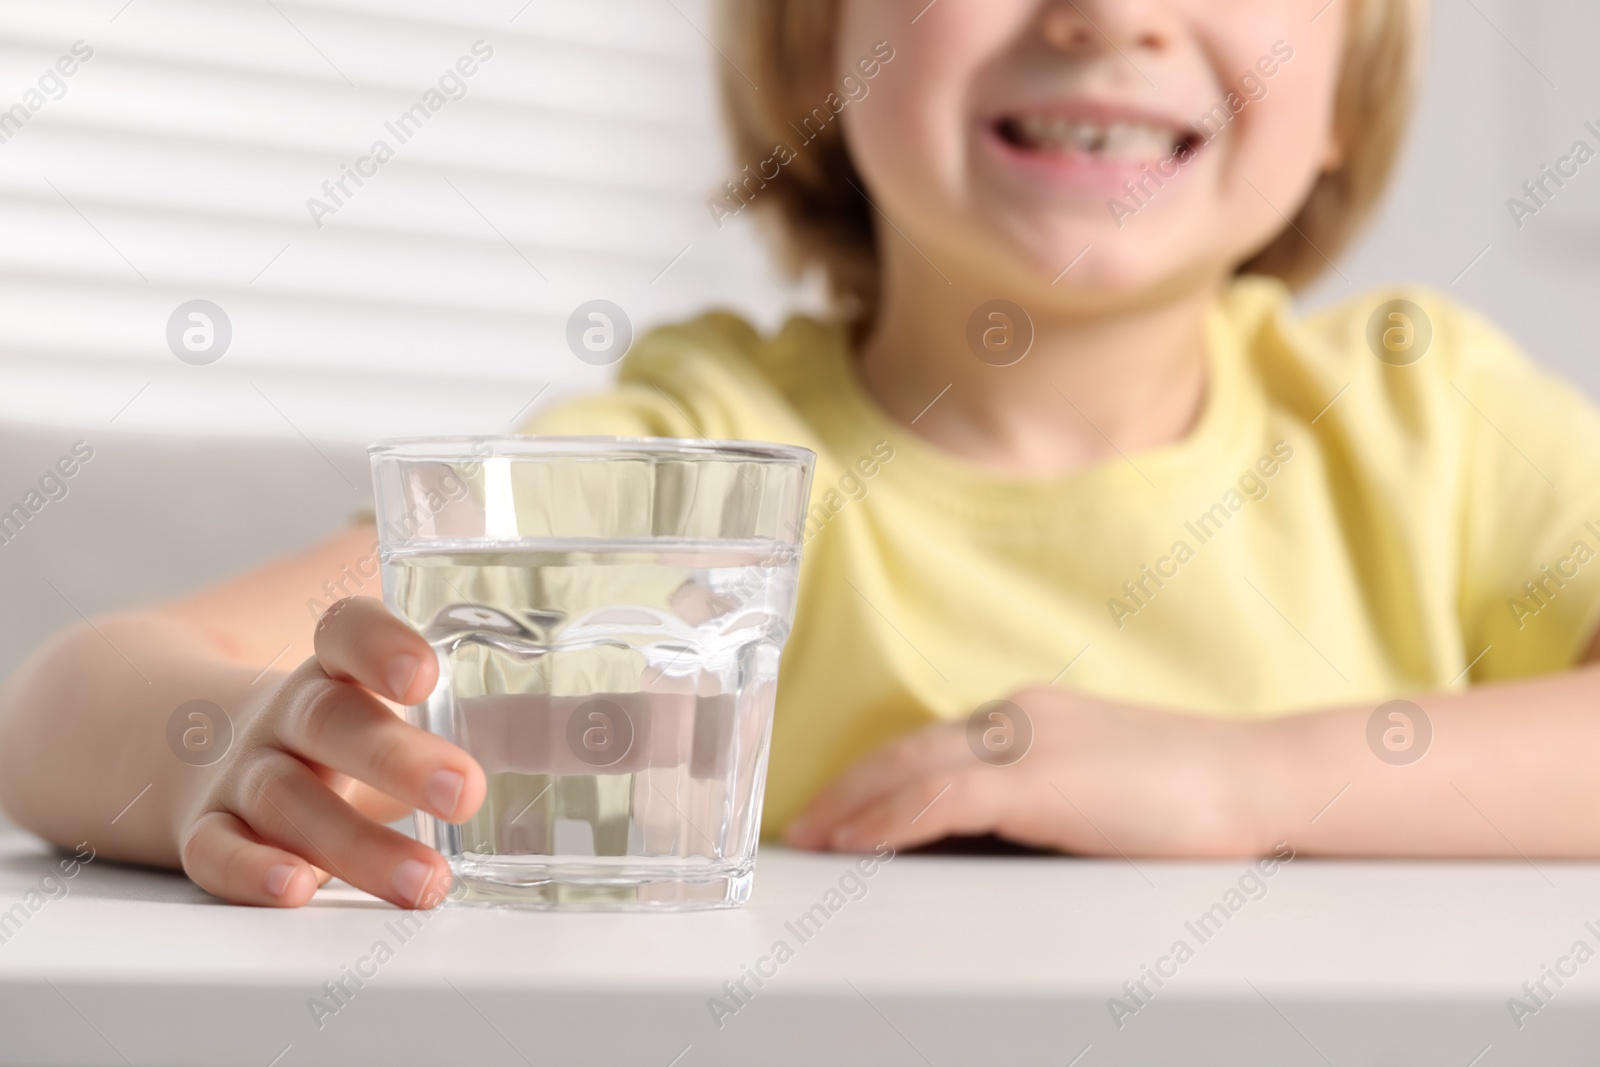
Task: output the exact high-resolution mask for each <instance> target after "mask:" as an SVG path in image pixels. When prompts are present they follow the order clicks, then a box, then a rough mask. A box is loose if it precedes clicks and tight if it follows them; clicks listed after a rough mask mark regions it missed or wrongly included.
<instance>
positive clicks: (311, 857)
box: [177, 597, 485, 908]
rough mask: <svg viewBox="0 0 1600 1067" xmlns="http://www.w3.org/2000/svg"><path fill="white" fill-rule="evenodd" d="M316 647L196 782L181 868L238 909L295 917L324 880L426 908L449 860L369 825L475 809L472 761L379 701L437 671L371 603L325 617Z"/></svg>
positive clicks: (479, 777) (423, 692)
mask: <svg viewBox="0 0 1600 1067" xmlns="http://www.w3.org/2000/svg"><path fill="white" fill-rule="evenodd" d="M315 649H316V654H315V655H314V656H312V658H311V659H309V660H307V661H306V662H304V663H302V664H301V665H300V666H299V667H298V668H296V669H295V670H294V671H293V672H292V673H291V674H290V675H289V676H288V678H286V679H285V680H284V681H283V682H282V683H281V684H280V685H279V686H278V688H277V689H276V690H275V691H272V692H271V693H269V694H268V695H267V696H266V698H265V699H264V700H263V701H262V702H261V703H260V704H259V705H258V706H257V708H256V709H255V711H254V712H253V713H252V714H250V716H249V717H248V719H247V721H246V722H244V723H243V724H241V725H240V726H239V727H238V733H237V735H236V737H235V740H234V743H233V747H232V748H231V750H230V751H229V752H228V753H227V755H226V756H224V757H223V758H222V759H221V760H220V761H218V762H217V763H216V764H214V765H213V766H211V767H209V768H207V772H208V773H207V774H206V776H205V777H204V778H203V779H200V780H198V781H197V782H196V787H195V791H194V794H193V796H192V798H191V801H190V802H189V803H187V804H186V805H184V807H183V809H182V814H181V816H180V819H181V824H180V825H179V827H178V828H177V832H178V841H179V843H180V846H181V850H182V856H183V869H184V871H185V873H187V874H188V875H189V877H190V878H192V879H193V880H194V881H195V883H196V884H198V885H199V886H200V887H201V888H202V889H205V890H206V891H208V892H210V893H214V894H215V895H217V896H219V897H222V898H223V899H225V900H229V901H233V902H234V903H239V904H262V905H272V906H278V907H298V906H299V905H301V904H304V903H305V902H306V901H307V900H309V899H310V898H311V895H312V894H313V893H314V892H316V889H317V886H318V885H319V884H320V883H321V882H322V881H325V880H327V878H328V876H329V875H330V874H333V875H337V876H338V877H340V878H342V879H344V880H345V881H346V882H348V883H350V884H351V885H353V886H356V887H357V888H359V889H363V890H366V891H367V892H368V893H372V894H373V895H375V896H379V897H382V898H383V899H385V900H388V901H391V902H392V903H394V904H397V905H399V906H401V907H404V908H411V907H418V906H423V907H432V906H434V905H435V904H438V903H439V902H440V901H441V900H443V899H444V895H445V893H446V891H447V890H448V889H449V886H450V871H449V867H448V865H447V864H446V863H445V861H444V858H443V857H442V856H440V855H439V853H437V852H435V851H434V850H433V849H431V848H428V847H427V846H425V845H422V844H420V843H419V842H416V841H413V840H411V839H410V838H407V837H405V836H404V835H402V834H399V833H396V832H395V831H394V830H391V829H389V828H388V827H386V826H383V825H382V824H381V823H380V822H378V821H375V819H374V818H372V817H369V816H377V817H378V818H380V819H383V820H385V821H390V820H393V819H395V818H399V817H400V816H401V815H402V814H403V813H404V812H405V811H408V810H410V809H411V808H413V807H416V808H422V809H424V810H426V811H429V812H431V813H432V814H434V815H436V816H438V817H439V818H441V819H444V820H446V821H448V822H461V821H463V820H465V819H467V818H469V817H471V815H472V813H473V812H474V811H476V810H477V808H478V805H479V804H481V803H482V802H483V796H484V791H485V780H484V775H483V771H482V770H481V769H480V768H479V766H478V764H477V762H476V761H475V760H473V759H472V757H471V756H469V755H467V753H465V752H464V751H462V750H461V749H460V748H457V747H456V746H455V745H452V744H450V743H449V742H448V741H446V740H444V739H443V738H442V737H438V736H436V735H434V734H430V733H428V732H427V731H425V730H420V729H418V728H417V727H415V726H412V725H410V724H409V723H407V722H405V721H404V720H402V719H401V718H399V717H398V716H397V715H395V713H394V712H393V711H391V710H390V709H389V707H388V706H386V705H385V704H383V703H382V702H381V701H380V700H379V699H378V696H384V697H388V698H389V699H391V700H395V701H398V702H399V703H402V704H413V703H419V702H421V701H422V700H423V699H425V698H426V696H427V694H428V693H429V692H430V691H431V690H432V689H433V687H434V683H435V682H436V681H437V680H438V674H439V667H438V661H437V660H436V658H435V657H434V653H433V650H432V649H431V648H429V647H428V644H427V642H426V641H424V640H423V639H422V638H421V637H420V636H419V635H418V634H417V633H416V631H414V630H412V629H411V628H410V627H408V626H407V625H406V624H405V623H403V622H401V621H400V620H399V619H398V618H396V617H395V616H394V615H392V614H391V613H390V612H389V610H388V609H387V608H385V607H384V606H383V603H382V602H381V601H378V600H374V599H371V598H369V597H353V598H350V599H348V600H341V601H339V602H338V603H336V604H334V605H333V606H332V607H330V608H329V609H328V610H327V611H326V612H325V613H324V614H323V616H322V619H321V621H320V622H319V623H318V625H317V633H316V643H315ZM374 694H377V696H375V695H374ZM367 787H370V788H367Z"/></svg>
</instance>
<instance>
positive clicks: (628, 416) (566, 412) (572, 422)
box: [519, 385, 707, 437]
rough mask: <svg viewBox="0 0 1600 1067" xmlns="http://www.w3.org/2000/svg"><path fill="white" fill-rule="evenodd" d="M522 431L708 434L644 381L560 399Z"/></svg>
mask: <svg viewBox="0 0 1600 1067" xmlns="http://www.w3.org/2000/svg"><path fill="white" fill-rule="evenodd" d="M519 432H521V433H532V434H553V435H563V436H578V437H587V436H605V437H705V436H707V434H706V433H705V432H704V430H703V428H702V427H700V426H699V425H698V424H697V423H696V421H695V419H694V418H693V416H692V414H691V413H690V412H689V411H687V410H685V409H683V408H682V406H681V405H678V406H675V405H674V401H673V400H672V398H671V397H670V396H668V395H666V394H664V393H660V392H658V391H656V390H654V389H652V388H651V387H649V386H645V385H617V386H615V387H613V388H612V389H610V390H609V391H607V392H603V393H594V394H590V395H587V396H575V397H570V398H568V399H565V400H560V401H557V402H556V403H554V404H552V405H551V406H550V407H548V408H546V409H544V410H542V411H537V412H535V413H534V414H533V415H532V416H531V417H530V418H529V419H528V421H527V422H525V423H524V424H523V425H522V426H521V427H520V428H519Z"/></svg>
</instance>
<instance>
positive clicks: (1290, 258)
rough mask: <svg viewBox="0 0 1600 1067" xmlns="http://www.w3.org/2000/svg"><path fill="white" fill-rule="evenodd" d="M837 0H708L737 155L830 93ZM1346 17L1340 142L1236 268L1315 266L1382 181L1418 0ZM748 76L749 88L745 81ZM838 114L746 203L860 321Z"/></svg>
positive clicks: (1365, 8) (778, 138)
mask: <svg viewBox="0 0 1600 1067" xmlns="http://www.w3.org/2000/svg"><path fill="white" fill-rule="evenodd" d="M841 2H842V0H720V14H719V18H720V23H721V26H720V33H721V37H722V49H723V51H724V52H725V53H726V55H727V57H728V60H729V61H728V62H726V63H723V64H721V65H720V66H721V81H722V98H723V107H724V112H725V115H726V119H727V124H728V128H729V132H730V136H731V142H732V148H733V151H734V154H735V158H736V159H738V160H740V161H749V163H750V165H751V166H752V168H754V167H755V166H756V161H758V160H767V159H769V158H770V157H771V156H772V155H773V150H774V147H775V146H777V145H780V144H792V143H793V141H794V137H793V133H794V127H793V126H792V125H791V124H792V123H793V122H795V121H798V120H800V119H802V118H803V117H804V116H807V115H809V114H811V111H812V109H813V108H814V107H816V106H817V105H819V104H820V103H822V101H824V100H826V99H827V97H828V94H829V93H834V92H837V86H836V85H835V81H836V78H837V73H838V72H836V71H835V70H834V52H835V48H834V45H835V36H834V30H835V27H836V25H837V22H838V13H839V5H840V3H841ZM1344 2H1345V3H1346V4H1347V5H1348V8H1349V10H1348V12H1347V13H1346V14H1347V17H1348V19H1349V24H1348V30H1347V35H1346V42H1345V54H1344V60H1343V68H1342V70H1341V72H1340V76H1339V88H1338V94H1337V98H1336V103H1335V112H1334V129H1335V131H1336V133H1337V134H1338V137H1339V141H1340V144H1341V146H1342V152H1341V159H1340V162H1339V164H1338V166H1336V167H1335V168H1333V169H1332V170H1329V171H1326V172H1324V173H1323V174H1321V175H1320V176H1319V177H1318V179H1317V181H1316V182H1315V184H1313V185H1312V187H1311V191H1310V192H1309V193H1308V194H1307V196H1306V198H1305V200H1304V202H1302V203H1301V205H1300V208H1299V210H1298V211H1297V212H1296V213H1295V216H1294V218H1293V220H1292V222H1291V225H1289V226H1286V227H1284V229H1283V230H1282V231H1280V232H1279V234H1278V235H1277V236H1276V237H1275V238H1273V240H1272V241H1271V242H1270V243H1268V244H1267V245H1266V247H1265V248H1263V249H1262V250H1261V251H1259V252H1257V253H1256V254H1255V255H1254V256H1253V257H1251V258H1250V259H1249V260H1248V261H1247V262H1245V263H1243V264H1242V265H1241V266H1240V267H1239V273H1241V274H1245V273H1251V274H1266V275H1271V276H1274V277H1277V278H1280V279H1282V280H1283V281H1284V282H1285V283H1286V284H1288V285H1290V286H1291V287H1296V288H1298V287H1300V286H1303V285H1305V284H1307V283H1309V282H1310V281H1311V280H1312V279H1314V278H1315V277H1316V276H1317V275H1319V274H1321V273H1322V271H1323V270H1325V269H1326V268H1327V267H1328V265H1329V261H1330V260H1331V259H1333V258H1334V257H1336V256H1337V255H1339V253H1340V252H1342V251H1343V250H1344V249H1345V247H1346V246H1348V245H1349V243H1350V241H1351V240H1352V239H1353V238H1354V237H1355V235H1356V234H1357V233H1358V232H1360V230H1361V228H1362V226H1363V225H1364V224H1365V223H1366V222H1367V220H1368V219H1369V218H1370V216H1371V214H1372V212H1373V209H1374V208H1375V206H1376V204H1377V202H1378V199H1379V198H1380V196H1381V195H1382V193H1383V190H1384V187H1385V186H1386V185H1387V184H1388V180H1389V176H1390V173H1391V172H1392V171H1393V169H1394V163H1395V158H1396V156H1397V155H1398V153H1399V149H1400V142H1401V139H1402V137H1403V135H1404V133H1405V128H1406V123H1407V119H1408V117H1409V114H1410V111H1411V102H1412V97H1413V96H1414V93H1415V89H1416V82H1417V76H1418V67H1419V65H1420V52H1421V38H1422V33H1423V28H1424V21H1425V18H1426V3H1427V0H1344ZM747 77H748V79H750V80H753V81H754V82H755V83H756V84H757V85H760V86H761V89H760V90H759V91H757V90H755V89H753V88H752V86H751V81H750V80H747ZM839 125H840V124H839V123H838V122H831V123H829V124H828V125H827V126H825V127H824V128H823V129H822V131H821V133H820V135H818V136H816V138H815V140H811V141H807V142H806V143H805V144H804V146H803V147H801V146H797V147H796V150H795V154H794V157H793V158H792V159H790V160H789V161H788V162H787V163H785V164H784V165H783V167H782V172H781V173H780V174H779V175H778V177H777V178H776V179H775V180H770V181H766V182H765V183H764V184H762V185H761V186H760V189H761V191H760V194H759V196H757V197H755V198H754V203H755V206H757V207H759V208H761V209H762V210H763V212H764V213H765V214H766V217H767V220H768V221H769V222H771V223H773V224H775V229H776V236H777V238H778V246H779V250H780V252H781V254H782V256H783V259H784V261H785V263H786V265H787V266H788V268H789V269H790V270H791V271H792V272H794V273H796V274H799V273H801V272H803V271H804V270H805V269H807V268H809V267H813V266H819V267H821V268H822V270H823V272H824V274H825V275H826V277H827V281H828V287H829V289H830V291H831V293H832V296H833V300H834V304H835V307H836V310H837V312H838V313H839V314H840V315H841V316H843V317H844V318H845V319H847V320H849V321H853V322H855V323H856V324H857V325H858V326H860V325H863V324H864V323H866V322H870V321H871V320H872V317H873V316H874V314H875V313H876V310H877V305H878V287H879V277H878V254H877V247H876V238H875V232H876V230H875V226H874V220H873V217H872V208H871V206H870V204H869V203H868V202H867V199H866V193H865V190H864V188H863V187H862V186H863V183H862V181H861V177H860V175H859V174H858V173H857V172H856V169H855V165H854V164H853V163H852V162H851V160H850V154H849V152H848V150H847V149H846V148H845V143H844V138H843V136H842V135H841V133H840V129H839Z"/></svg>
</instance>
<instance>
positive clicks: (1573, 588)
mask: <svg viewBox="0 0 1600 1067" xmlns="http://www.w3.org/2000/svg"><path fill="white" fill-rule="evenodd" d="M1452 326H1453V328H1454V329H1455V330H1456V331H1457V332H1458V333H1459V340H1458V342H1457V347H1458V349H1459V356H1458V359H1457V361H1456V363H1455V365H1454V366H1453V367H1451V368H1450V370H1451V374H1450V376H1451V379H1452V380H1451V382H1450V387H1448V389H1447V391H1449V392H1453V393H1459V395H1458V396H1455V397H1453V399H1454V400H1455V401H1457V403H1458V405H1459V409H1460V412H1461V415H1460V417H1461V420H1462V421H1461V424H1460V425H1461V427H1462V432H1461V444H1462V456H1461V460H1462V464H1461V468H1460V469H1461V471H1462V477H1463V490H1462V495H1461V503H1462V517H1461V521H1462V525H1461V531H1462V555H1461V568H1462V572H1461V580H1460V586H1459V588H1460V609H1459V610H1460V617H1461V627H1462V636H1463V641H1464V643H1465V645H1466V648H1465V649H1464V651H1465V654H1466V656H1467V658H1468V659H1469V660H1470V659H1473V658H1474V657H1480V656H1481V658H1479V659H1478V660H1477V663H1476V664H1475V665H1474V666H1473V668H1472V671H1471V677H1472V681H1473V682H1474V683H1479V682H1488V681H1498V680H1503V679H1510V678H1521V677H1527V676H1530V675H1536V674H1546V673H1550V672H1552V671H1559V670H1563V669H1566V668H1569V667H1571V666H1573V665H1575V664H1577V663H1578V662H1580V661H1581V660H1582V659H1583V657H1584V654H1585V653H1586V652H1587V650H1588V648H1589V645H1590V643H1591V642H1592V641H1593V639H1594V635H1595V630H1596V626H1597V623H1600V410H1597V409H1596V406H1595V404H1594V403H1593V402H1592V401H1590V400H1589V399H1588V398H1587V397H1585V396H1584V395H1583V394H1581V393H1580V392H1579V391H1578V390H1577V389H1576V388H1575V387H1574V386H1572V385H1570V384H1568V383H1567V382H1565V381H1563V380H1561V379H1560V378H1559V377H1557V376H1556V375H1554V374H1552V373H1550V372H1548V371H1545V370H1543V369H1542V368H1540V367H1538V366H1536V365H1535V364H1534V363H1533V362H1531V361H1530V360H1529V359H1528V358H1527V357H1526V356H1524V355H1523V354H1522V353H1521V352H1520V351H1518V350H1517V349H1516V347H1515V346H1514V345H1513V344H1512V343H1511V342H1510V341H1509V340H1508V339H1506V338H1505V337H1504V336H1503V335H1502V334H1500V333H1499V332H1498V331H1496V330H1494V329H1493V328H1492V327H1490V326H1489V325H1488V324H1486V323H1483V322H1481V321H1480V320H1477V319H1476V318H1475V317H1472V316H1467V315H1462V316H1460V319H1459V320H1458V321H1457V322H1456V323H1453V324H1452Z"/></svg>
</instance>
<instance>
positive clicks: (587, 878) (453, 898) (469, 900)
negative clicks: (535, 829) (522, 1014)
mask: <svg viewBox="0 0 1600 1067" xmlns="http://www.w3.org/2000/svg"><path fill="white" fill-rule="evenodd" d="M450 872H451V875H452V877H453V878H454V885H453V887H452V889H451V892H450V896H449V903H451V904H454V905H477V906H480V907H501V908H532V909H538V910H556V909H559V910H562V911H699V910H703V909H707V908H736V907H738V906H740V905H741V904H744V903H746V902H747V901H748V900H749V899H750V889H751V886H752V884H753V883H754V881H755V877H754V868H753V865H752V866H746V867H742V868H740V867H709V866H707V867H696V868H693V869H692V870H688V871H686V870H683V869H682V868H681V867H679V868H678V869H676V870H663V869H662V867H661V865H659V864H639V865H616V866H613V865H609V864H608V865H603V866H602V865H594V864H588V863H581V862H572V863H568V862H563V863H550V862H537V863H530V862H528V861H527V859H516V860H511V859H504V858H502V859H498V860H483V859H464V858H456V859H452V860H451V862H450Z"/></svg>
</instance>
